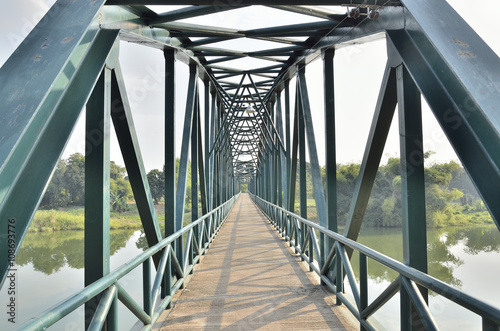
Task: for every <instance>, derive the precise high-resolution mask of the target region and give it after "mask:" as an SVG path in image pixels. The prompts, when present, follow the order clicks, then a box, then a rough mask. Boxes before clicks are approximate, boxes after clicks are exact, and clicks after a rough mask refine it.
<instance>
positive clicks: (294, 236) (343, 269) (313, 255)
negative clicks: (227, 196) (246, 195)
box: [251, 194, 500, 330]
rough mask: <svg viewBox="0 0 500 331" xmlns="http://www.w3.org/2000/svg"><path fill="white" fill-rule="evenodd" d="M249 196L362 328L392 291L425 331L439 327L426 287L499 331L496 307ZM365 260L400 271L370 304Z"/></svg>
mask: <svg viewBox="0 0 500 331" xmlns="http://www.w3.org/2000/svg"><path fill="white" fill-rule="evenodd" d="M251 197H252V198H253V200H254V201H255V203H256V204H257V206H258V207H259V208H260V209H261V210H262V212H263V213H264V214H265V215H266V216H267V218H268V219H269V221H270V222H271V224H272V225H273V226H274V228H275V229H276V230H277V231H278V232H279V234H280V235H281V236H282V237H283V238H284V239H285V240H286V241H288V242H289V244H290V246H291V247H293V248H294V250H295V252H296V253H298V254H300V256H301V257H302V259H303V261H305V262H307V263H308V264H309V267H310V270H311V271H315V272H316V273H317V274H318V275H319V277H320V278H321V281H322V283H323V284H324V285H326V286H327V287H328V288H329V289H330V290H331V291H332V292H333V293H335V295H336V296H337V303H339V304H340V303H343V304H344V305H345V306H346V307H347V308H348V309H349V310H350V311H351V313H352V314H353V315H354V316H355V317H356V318H357V319H358V321H359V322H360V324H361V329H367V330H375V329H376V328H375V326H374V325H373V324H372V323H371V322H370V321H368V318H369V317H370V316H372V315H373V314H374V313H375V312H376V311H377V310H378V309H380V308H381V307H382V306H383V305H384V304H385V303H387V302H388V301H389V300H390V299H391V298H392V297H393V296H394V295H396V294H397V293H398V292H402V293H407V294H408V296H409V297H410V300H411V302H412V305H413V307H414V312H412V318H415V317H417V316H416V314H418V316H419V317H420V321H421V323H422V326H423V327H424V328H425V329H426V330H438V327H437V325H436V322H435V320H434V318H433V316H432V314H431V312H430V310H429V308H428V305H427V303H426V302H425V300H424V298H423V296H422V295H421V291H422V290H424V291H427V290H431V291H433V292H435V293H437V294H439V295H441V296H443V297H445V298H447V299H449V300H451V301H452V302H455V303H456V304H458V305H460V306H462V307H464V308H465V309H467V310H469V311H471V312H474V313H476V314H478V315H479V316H481V318H482V327H483V330H498V329H499V326H500V310H499V309H498V308H496V307H494V306H491V305H489V304H487V303H485V302H483V301H481V300H479V299H477V298H474V297H473V296H470V295H468V294H465V293H463V292H461V291H459V290H457V289H455V288H453V287H451V286H450V285H448V284H446V283H444V282H442V281H440V280H438V279H436V278H434V277H431V276H429V275H428V274H425V273H423V272H421V271H419V270H416V269H413V268H411V267H408V266H406V265H405V264H403V263H401V262H399V261H396V260H394V259H392V258H390V257H388V256H386V255H383V254H381V253H379V252H377V251H375V250H373V249H371V248H368V247H366V246H364V245H362V244H360V243H358V242H355V241H353V240H350V239H348V238H346V237H344V236H342V235H340V234H338V233H335V232H332V231H330V230H328V229H326V228H324V227H322V226H319V225H318V224H315V223H313V222H311V221H308V220H306V219H304V218H302V217H300V216H298V215H296V214H294V213H291V212H289V211H287V210H285V209H283V208H281V207H279V206H277V205H274V204H271V203H269V202H267V201H265V200H263V199H262V198H260V197H258V196H256V195H253V194H251ZM317 233H319V234H320V235H324V236H325V238H330V245H331V247H329V249H328V250H325V252H327V254H326V253H325V256H321V250H320V248H319V244H318V240H317ZM349 251H356V252H358V254H359V282H358V281H356V277H355V274H354V270H353V267H352V265H351V262H350V258H349V254H348V252H349ZM368 259H372V260H374V261H376V262H378V263H380V264H382V265H384V266H386V267H388V268H390V269H392V270H394V271H396V272H397V273H398V274H399V276H398V277H397V278H396V279H395V280H394V281H393V282H392V283H391V284H390V285H389V286H388V287H387V288H386V289H385V290H384V291H383V292H382V293H381V294H380V295H379V296H378V297H377V298H376V299H374V300H373V301H372V302H371V303H370V304H368V272H367V271H368V264H367V260H368ZM345 276H347V279H348V281H349V282H348V283H349V285H348V286H350V289H351V292H352V298H351V297H349V296H347V295H346V293H345V291H344V284H345V282H344V279H345ZM358 283H359V286H358ZM403 291H405V292H403Z"/></svg>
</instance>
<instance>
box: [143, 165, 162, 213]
mask: <svg viewBox="0 0 500 331" xmlns="http://www.w3.org/2000/svg"><path fill="white" fill-rule="evenodd" d="M147 177H148V183H149V189H150V190H151V196H152V197H153V201H154V204H155V205H157V204H158V202H160V200H161V198H162V197H163V196H164V195H165V174H164V172H163V171H160V170H158V169H153V170H151V171H150V172H148V174H147Z"/></svg>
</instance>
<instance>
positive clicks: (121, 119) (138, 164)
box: [111, 66, 162, 264]
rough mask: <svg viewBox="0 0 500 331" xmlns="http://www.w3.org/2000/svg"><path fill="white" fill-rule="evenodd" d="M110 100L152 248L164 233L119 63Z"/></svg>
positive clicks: (119, 141) (136, 199)
mask: <svg viewBox="0 0 500 331" xmlns="http://www.w3.org/2000/svg"><path fill="white" fill-rule="evenodd" d="M111 100H112V102H111V105H112V109H111V117H112V119H113V126H114V128H115V132H116V137H117V138H118V143H119V145H120V150H121V153H122V157H123V161H124V163H125V167H126V169H127V174H128V178H129V181H130V185H131V186H132V191H133V193H134V199H135V202H136V206H137V210H138V212H139V215H140V218H141V222H142V226H143V228H144V233H145V235H146V239H147V241H148V245H149V247H151V246H154V245H156V244H157V243H158V242H160V241H161V239H162V234H161V231H160V226H159V224H158V218H157V217H156V211H155V207H154V203H153V198H152V196H151V191H150V189H149V183H148V178H147V175H146V170H145V168H144V162H143V160H142V155H141V151H140V147H139V141H138V139H137V134H136V132H135V126H134V122H133V118H132V111H131V109H130V105H129V102H128V98H127V93H126V89H125V83H124V80H123V76H122V72H121V69H120V67H119V66H116V67H115V68H114V70H113V75H112V80H111ZM158 261H159V257H157V256H155V263H156V264H158Z"/></svg>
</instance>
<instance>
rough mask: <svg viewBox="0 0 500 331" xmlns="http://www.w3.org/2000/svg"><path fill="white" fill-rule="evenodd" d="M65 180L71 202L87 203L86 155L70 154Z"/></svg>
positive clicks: (74, 203) (72, 203)
mask: <svg viewBox="0 0 500 331" xmlns="http://www.w3.org/2000/svg"><path fill="white" fill-rule="evenodd" d="M64 181H65V183H66V193H67V194H68V195H69V199H70V204H71V205H76V206H82V205H83V204H84V203H85V157H84V156H83V155H82V154H80V153H75V154H72V155H70V157H69V158H68V161H67V167H66V171H65V173H64Z"/></svg>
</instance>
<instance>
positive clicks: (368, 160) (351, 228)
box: [344, 64, 397, 257]
mask: <svg viewBox="0 0 500 331" xmlns="http://www.w3.org/2000/svg"><path fill="white" fill-rule="evenodd" d="M396 103H397V93H396V70H395V69H393V68H391V66H390V64H387V66H386V68H385V73H384V77H383V79H382V86H381V88H380V93H379V96H378V100H377V105H376V107H375V113H374V115H373V120H372V124H371V127H370V133H369V134H368V140H367V143H366V148H365V152H364V155H363V161H362V162H361V168H360V170H359V175H358V180H357V181H356V187H355V188H354V195H353V199H352V202H351V207H350V208H349V213H348V214H347V222H346V226H345V229H344V236H346V237H347V238H349V239H352V240H357V238H358V234H359V230H360V229H361V223H362V222H363V217H364V215H365V212H366V207H367V206H368V200H369V198H370V194H371V190H372V187H373V183H374V182H375V176H376V175H377V170H378V167H379V165H380V160H381V158H382V154H383V152H384V146H385V142H386V140H387V135H388V134H389V129H390V127H391V123H392V118H393V116H394V111H395V107H396ZM346 251H347V253H348V256H349V257H350V256H351V255H352V251H351V250H350V249H347V250H346Z"/></svg>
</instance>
